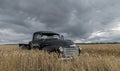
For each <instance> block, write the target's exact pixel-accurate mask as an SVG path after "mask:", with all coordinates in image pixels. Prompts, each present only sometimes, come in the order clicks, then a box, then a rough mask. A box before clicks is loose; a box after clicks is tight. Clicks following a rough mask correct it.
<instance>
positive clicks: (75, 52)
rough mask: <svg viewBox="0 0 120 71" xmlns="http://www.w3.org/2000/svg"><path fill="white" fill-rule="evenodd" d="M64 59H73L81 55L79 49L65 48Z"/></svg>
mask: <svg viewBox="0 0 120 71" xmlns="http://www.w3.org/2000/svg"><path fill="white" fill-rule="evenodd" d="M63 55H64V57H72V56H77V55H79V50H78V48H63Z"/></svg>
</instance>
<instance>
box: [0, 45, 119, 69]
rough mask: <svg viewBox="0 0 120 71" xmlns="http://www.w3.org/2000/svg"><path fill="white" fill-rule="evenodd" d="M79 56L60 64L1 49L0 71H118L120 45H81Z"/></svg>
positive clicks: (26, 52)
mask: <svg viewBox="0 0 120 71" xmlns="http://www.w3.org/2000/svg"><path fill="white" fill-rule="evenodd" d="M81 47H82V53H81V55H80V56H79V57H75V58H74V59H73V60H69V61H62V60H60V59H59V58H58V57H57V55H56V54H54V53H52V54H48V53H47V52H44V51H39V50H21V49H19V48H18V46H17V45H2V46H0V71H120V44H89V45H81Z"/></svg>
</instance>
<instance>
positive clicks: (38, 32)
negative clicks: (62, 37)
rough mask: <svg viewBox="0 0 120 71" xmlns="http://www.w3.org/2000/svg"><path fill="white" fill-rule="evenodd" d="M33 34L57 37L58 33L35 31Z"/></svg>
mask: <svg viewBox="0 0 120 71" xmlns="http://www.w3.org/2000/svg"><path fill="white" fill-rule="evenodd" d="M34 34H46V35H59V34H58V33H55V32H52V31H37V32H35V33H34Z"/></svg>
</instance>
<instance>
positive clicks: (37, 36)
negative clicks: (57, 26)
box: [34, 34, 60, 40]
mask: <svg viewBox="0 0 120 71" xmlns="http://www.w3.org/2000/svg"><path fill="white" fill-rule="evenodd" d="M40 39H60V36H59V35H56V34H54V35H47V34H43V35H41V34H35V36H34V40H40Z"/></svg>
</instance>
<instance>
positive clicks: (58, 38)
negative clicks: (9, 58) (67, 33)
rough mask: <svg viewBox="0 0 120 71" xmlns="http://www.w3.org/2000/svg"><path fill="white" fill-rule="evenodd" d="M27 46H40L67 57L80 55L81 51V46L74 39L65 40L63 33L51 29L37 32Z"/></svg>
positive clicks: (41, 48) (42, 48)
mask: <svg viewBox="0 0 120 71" xmlns="http://www.w3.org/2000/svg"><path fill="white" fill-rule="evenodd" d="M27 48H29V49H34V48H38V49H40V50H45V51H48V52H57V53H60V54H61V56H62V57H65V58H68V57H72V56H73V55H79V54H80V52H81V48H80V47H79V46H77V45H76V44H75V43H74V42H73V41H71V40H65V39H64V36H63V35H60V34H58V33H55V32H51V31H38V32H35V33H34V34H33V39H32V41H30V42H29V44H28V47H27Z"/></svg>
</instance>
